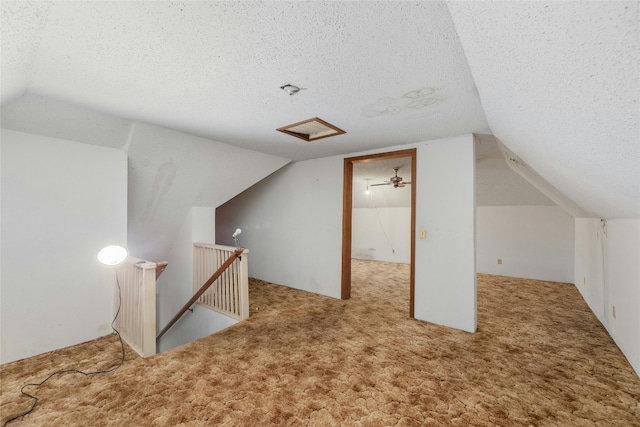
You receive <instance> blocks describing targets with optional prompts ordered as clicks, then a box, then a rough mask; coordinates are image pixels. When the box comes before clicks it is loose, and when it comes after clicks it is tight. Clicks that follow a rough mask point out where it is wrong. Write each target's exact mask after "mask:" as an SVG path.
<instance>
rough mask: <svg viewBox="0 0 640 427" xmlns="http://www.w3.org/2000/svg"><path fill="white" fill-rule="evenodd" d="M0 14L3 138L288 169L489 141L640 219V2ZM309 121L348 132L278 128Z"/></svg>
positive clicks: (592, 205)
mask: <svg viewBox="0 0 640 427" xmlns="http://www.w3.org/2000/svg"><path fill="white" fill-rule="evenodd" d="M0 12H1V15H0V19H1V22H0V24H1V25H0V35H1V40H0V43H1V44H0V48H1V55H2V57H1V59H2V61H1V64H0V67H1V68H0V71H1V73H2V79H1V80H0V88H1V92H0V100H1V102H2V126H3V127H8V128H10V129H18V130H22V131H25V132H33V133H42V134H46V135H51V136H56V137H60V138H64V139H71V140H76V141H82V142H88V143H95V144H100V145H106V146H113V147H121V146H122V141H123V140H125V141H126V140H127V138H128V136H127V135H128V132H129V129H130V125H131V123H134V122H135V123H140V122H149V123H152V124H157V125H160V126H162V127H165V128H170V129H174V130H178V131H183V132H186V133H190V134H194V135H198V136H203V137H205V138H208V139H210V140H214V141H219V142H224V143H228V144H231V145H236V146H238V147H243V148H248V149H251V150H255V151H259V152H263V153H270V154H275V155H278V156H280V157H283V158H285V159H293V160H300V159H310V158H317V157H324V156H329V155H336V154H346V153H356V152H361V151H366V150H370V149H375V148H380V147H391V146H395V145H403V144H407V143H412V142H422V141H427V140H433V139H438V138H443V137H451V136H457V135H460V134H466V133H476V134H493V135H495V136H496V137H497V138H498V139H499V140H500V141H501V142H502V143H503V144H504V145H505V146H506V147H507V148H508V149H509V151H510V152H512V153H513V154H514V155H515V156H517V157H518V158H519V159H520V160H521V161H522V162H524V163H526V165H527V167H529V168H531V170H532V171H535V172H536V173H535V174H532V175H533V176H536V177H539V178H540V179H541V180H543V181H545V183H547V184H548V185H546V184H545V185H540V186H538V187H539V188H543V187H546V188H552V189H553V190H554V191H556V190H557V192H559V193H561V194H563V195H565V196H566V197H567V198H568V199H569V200H570V201H571V202H574V203H575V204H577V205H578V206H579V207H581V208H583V209H584V211H585V212H587V213H590V214H591V215H594V216H599V217H603V218H620V217H635V218H638V217H640V114H639V111H638V105H639V102H640V99H639V98H640V90H639V86H640V82H639V76H640V33H639V28H640V20H639V3H638V2H636V1H634V2H556V1H553V2H543V1H541V2H348V1H347V2H338V1H336V2H329V1H327V2H320V1H318V2H275V1H274V2H235V1H229V2H222V1H221V2H218V1H216V2H168V1H163V2H100V1H86V2H47V1H44V2H25V1H8V0H3V1H2V2H0ZM284 84H294V85H298V86H300V87H301V88H302V90H301V91H300V92H299V93H298V94H296V95H294V96H289V95H287V94H286V93H285V92H284V91H282V90H281V89H280V86H282V85H284ZM485 113H486V118H485ZM316 116H317V117H320V118H322V119H324V120H327V121H329V122H331V123H333V124H335V125H336V126H338V127H340V128H342V129H344V130H345V131H347V133H346V134H345V135H340V136H336V137H333V138H327V139H322V140H318V141H315V142H305V141H302V140H300V139H297V138H294V137H291V136H288V135H285V134H282V133H280V132H277V131H276V130H275V129H277V128H279V127H281V126H284V125H286V124H289V123H295V122H298V121H301V120H305V119H308V118H311V117H316ZM52 134H53V135H52ZM162 149H163V150H167V151H164V152H163V153H162V155H164V156H165V157H171V156H172V155H173V154H172V153H171V150H172V147H170V146H166V147H163V148H162ZM179 149H180V147H178V146H176V147H175V150H179ZM490 162H496V166H498V165H497V163H499V162H498V161H497V160H495V159H494V160H491V161H487V162H486V164H489V163H490ZM479 164H480V163H479ZM501 166H504V165H501ZM248 167H251V165H248ZM494 172H495V171H494ZM503 172H504V171H503ZM500 173H502V172H499V171H498V172H495V174H494V175H495V176H499V175H500ZM506 176H508V175H504V177H503V178H501V179H507V178H506ZM479 179H481V178H480V176H479ZM512 179H515V178H513V177H512ZM510 191H511V190H505V191H502V192H496V193H495V195H494V196H495V197H494V196H491V197H493V198H494V199H495V198H499V196H500V194H503V195H506V194H508V193H509V192H510ZM535 198H537V199H536V200H537V201H535V200H533V199H529V200H528V201H527V204H528V203H532V202H534V203H546V201H544V200H542V199H540V198H539V195H536V196H535V197H534V199H535ZM488 203H490V204H503V201H502V202H501V201H499V200H497V199H496V200H494V201H492V202H488Z"/></svg>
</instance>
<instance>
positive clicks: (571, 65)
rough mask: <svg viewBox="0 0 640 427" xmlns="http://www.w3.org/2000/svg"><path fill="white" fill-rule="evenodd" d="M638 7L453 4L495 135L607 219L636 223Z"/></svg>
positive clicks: (639, 173)
mask: <svg viewBox="0 0 640 427" xmlns="http://www.w3.org/2000/svg"><path fill="white" fill-rule="evenodd" d="M639 5H640V3H638V2H635V1H634V2H477V3H468V2H464V3H457V2H451V3H449V9H450V10H451V15H452V17H453V20H454V22H455V26H456V30H457V33H458V36H459V37H460V41H461V43H462V46H463V48H464V51H465V54H466V56H467V59H468V61H469V65H470V67H471V71H472V74H473V77H474V80H475V82H476V85H477V87H478V91H479V93H480V98H481V99H482V105H483V107H484V111H485V113H486V116H487V120H488V122H489V125H490V127H491V129H492V131H493V133H494V135H495V136H496V137H497V138H498V139H499V140H501V141H502V142H503V143H504V144H505V145H506V146H507V147H509V149H510V150H511V151H513V152H514V153H515V154H516V155H518V156H519V157H520V158H521V159H522V160H524V161H525V162H526V163H527V164H528V165H529V166H530V167H531V168H532V169H534V170H535V171H536V172H537V173H538V174H540V175H541V176H542V177H543V178H544V179H546V180H547V181H548V182H549V183H551V184H552V185H553V186H554V187H555V188H557V189H558V190H559V191H560V192H562V193H563V194H565V195H567V196H568V197H569V198H570V199H572V200H573V201H574V202H575V203H577V204H578V205H580V206H581V207H582V208H583V209H585V210H586V211H589V212H592V213H593V214H594V215H597V216H600V217H603V218H620V217H622V218H624V217H640V120H639V117H640V113H639V97H640V83H639V78H640V32H639V29H640V25H639V22H640V21H639V13H638V11H639Z"/></svg>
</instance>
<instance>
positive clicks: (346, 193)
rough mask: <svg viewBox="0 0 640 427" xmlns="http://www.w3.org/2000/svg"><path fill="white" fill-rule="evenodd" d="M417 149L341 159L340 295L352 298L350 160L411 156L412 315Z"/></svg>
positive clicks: (410, 277) (410, 314)
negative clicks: (342, 160)
mask: <svg viewBox="0 0 640 427" xmlns="http://www.w3.org/2000/svg"><path fill="white" fill-rule="evenodd" d="M417 151H418V150H417V149H415V148H411V149H408V150H400V151H392V152H388V153H378V154H369V155H366V156H358V157H348V158H345V159H344V176H343V177H344V182H343V193H342V197H343V199H342V290H341V298H342V299H349V298H351V237H352V228H351V227H352V216H353V164H354V163H361V162H373V161H376V160H385V159H396V158H400V157H411V257H410V260H411V266H410V274H409V287H410V291H409V292H410V296H409V316H410V317H414V301H415V276H416V275H415V272H416V266H415V264H416V186H417V182H416V157H417Z"/></svg>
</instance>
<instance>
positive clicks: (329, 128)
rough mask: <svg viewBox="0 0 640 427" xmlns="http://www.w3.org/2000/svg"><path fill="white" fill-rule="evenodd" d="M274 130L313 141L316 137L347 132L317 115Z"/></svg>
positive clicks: (320, 137)
mask: <svg viewBox="0 0 640 427" xmlns="http://www.w3.org/2000/svg"><path fill="white" fill-rule="evenodd" d="M276 130H277V131H279V132H283V133H286V134H287V135H291V136H295V137H296V138H300V139H304V140H305V141H315V140H317V139H322V138H329V137H330V136H336V135H342V134H344V133H347V132H345V131H343V130H342V129H340V128H339V127H337V126H334V125H332V124H331V123H329V122H325V121H324V120H322V119H320V118H318V117H314V118H312V119H308V120H303V121H301V122H298V123H294V124H292V125H288V126H284V127H281V128H278V129H276Z"/></svg>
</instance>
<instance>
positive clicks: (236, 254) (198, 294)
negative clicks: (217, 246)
mask: <svg viewBox="0 0 640 427" xmlns="http://www.w3.org/2000/svg"><path fill="white" fill-rule="evenodd" d="M242 252H244V249H242V248H238V249H236V250H235V251H234V252H233V253H232V254H231V256H230V257H229V258H227V260H226V261H225V262H224V264H222V265H221V266H220V268H218V269H217V270H216V272H215V273H213V275H212V276H211V277H210V278H209V280H207V281H206V282H205V283H204V285H202V286H201V287H200V289H199V290H198V292H196V293H195V294H194V295H193V296H192V297H191V299H190V300H189V301H188V302H187V303H186V304H185V305H184V306H183V307H182V308H181V309H180V311H178V313H177V314H176V315H175V316H173V319H171V321H170V322H169V323H168V324H167V326H165V327H164V329H163V330H162V331H160V333H159V334H158V336H157V337H156V342H157V341H158V340H159V339H160V338H161V337H162V336H163V335H164V334H165V333H166V332H167V331H168V330H169V328H171V327H172V326H173V325H174V324H175V323H176V322H177V321H178V320H179V319H180V318H181V317H182V315H183V314H184V313H186V311H187V310H189V308H190V307H191V306H192V305H193V304H194V303H195V302H196V301H197V300H198V298H200V297H201V296H202V294H204V293H205V292H206V291H207V289H209V287H210V286H211V285H212V284H213V283H214V282H215V281H216V280H217V279H218V277H220V275H221V274H222V273H224V271H225V270H226V269H227V268H229V266H230V265H231V264H233V262H234V261H235V260H236V258H240V255H242Z"/></svg>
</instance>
